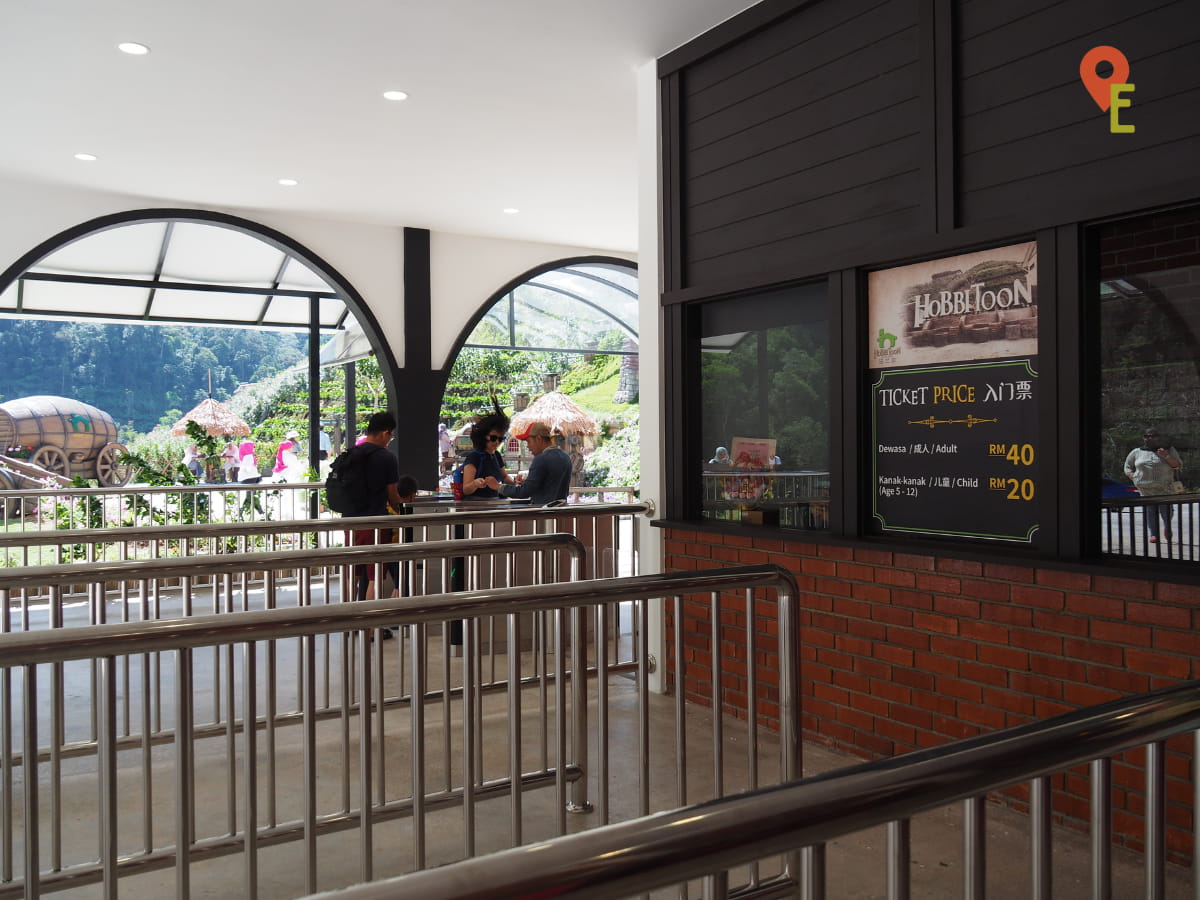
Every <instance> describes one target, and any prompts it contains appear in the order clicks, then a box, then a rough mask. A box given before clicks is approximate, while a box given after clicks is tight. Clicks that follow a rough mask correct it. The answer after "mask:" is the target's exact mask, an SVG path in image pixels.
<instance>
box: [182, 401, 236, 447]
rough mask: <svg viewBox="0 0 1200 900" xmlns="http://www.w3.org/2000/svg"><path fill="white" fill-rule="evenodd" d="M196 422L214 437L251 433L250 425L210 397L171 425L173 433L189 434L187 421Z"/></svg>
mask: <svg viewBox="0 0 1200 900" xmlns="http://www.w3.org/2000/svg"><path fill="white" fill-rule="evenodd" d="M188 422H195V423H196V424H197V425H203V426H204V430H205V431H207V432H208V433H209V435H210V436H212V437H225V436H227V435H233V434H236V435H245V434H249V433H250V426H249V425H247V424H246V423H245V422H244V421H242V419H241V418H240V417H239V416H238V415H237V414H236V413H235V412H234V411H233V410H231V409H230V408H229V407H228V406H226V405H225V404H224V403H218V402H217V401H216V400H214V399H212V398H211V397H209V398H208V399H207V400H201V401H200V402H199V403H197V404H196V408H195V409H193V410H192V411H191V412H189V413H187V414H186V415H184V417H183V418H182V419H180V420H179V421H178V422H176V423H175V424H174V425H172V426H171V434H174V435H185V434H187V423H188Z"/></svg>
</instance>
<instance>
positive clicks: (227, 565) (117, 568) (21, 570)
mask: <svg viewBox="0 0 1200 900" xmlns="http://www.w3.org/2000/svg"><path fill="white" fill-rule="evenodd" d="M387 524H394V519H393V521H392V522H389V523H387ZM555 549H562V550H565V551H566V552H568V553H569V554H570V555H571V558H572V560H573V561H574V562H575V563H576V564H578V565H580V566H582V563H583V560H584V558H585V556H586V552H587V551H586V550H585V548H584V546H583V542H582V541H580V540H579V538H577V537H575V535H573V534H569V533H566V532H554V533H551V534H518V535H509V536H505V537H497V538H477V539H475V540H473V541H471V542H470V543H465V542H463V541H423V542H421V543H419V544H400V543H396V544H367V545H363V546H358V547H317V548H313V549H308V550H286V551H272V552H265V553H233V554H229V555H227V556H221V557H220V559H219V560H218V561H219V562H220V573H221V574H222V575H234V574H238V573H241V572H262V571H264V570H268V569H279V568H288V569H293V568H295V569H302V568H306V567H308V566H326V567H327V566H329V565H330V564H334V565H338V566H352V565H369V564H372V563H385V562H406V561H410V560H424V559H440V558H448V557H451V556H498V555H503V554H508V553H516V552H521V551H525V550H555ZM213 563H214V558H213V557H212V556H187V557H178V558H174V559H122V560H111V561H97V562H86V563H60V564H57V565H50V566H13V567H11V568H7V569H0V591H4V590H17V589H20V588H31V587H65V586H71V585H79V584H95V583H99V582H116V581H136V580H150V579H167V578H190V577H195V576H196V575H197V574H201V575H211V574H212V573H213ZM95 627H99V626H93V625H89V626H88V628H89V629H91V628H95Z"/></svg>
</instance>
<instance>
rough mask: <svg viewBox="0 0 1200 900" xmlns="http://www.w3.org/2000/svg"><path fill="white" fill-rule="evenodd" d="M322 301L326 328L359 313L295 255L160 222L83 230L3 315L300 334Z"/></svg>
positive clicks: (40, 267) (216, 229) (3, 299)
mask: <svg viewBox="0 0 1200 900" xmlns="http://www.w3.org/2000/svg"><path fill="white" fill-rule="evenodd" d="M313 297H315V298H317V307H318V313H317V318H318V323H317V324H318V326H319V327H320V328H321V330H323V331H333V330H338V329H341V328H344V327H346V324H347V320H348V319H349V318H350V312H349V310H348V309H347V307H346V304H345V302H344V301H343V300H342V299H341V297H339V296H338V294H337V293H336V292H335V291H334V290H333V288H331V287H330V285H329V284H328V283H327V282H326V281H325V279H324V278H322V277H321V276H320V275H318V274H317V273H316V272H314V271H313V270H312V269H310V268H309V267H308V266H306V265H305V264H304V263H303V262H301V261H300V260H299V259H297V258H296V257H294V256H292V255H291V254H290V253H288V252H287V251H285V250H283V249H281V248H279V247H277V246H275V245H274V244H271V243H269V242H267V241H265V240H263V239H262V238H261V237H258V236H256V235H253V234H248V233H246V232H243V231H239V230H237V229H235V228H228V227H224V226H221V225H217V224H212V223H204V222H192V221H183V220H171V219H159V220H154V221H149V222H136V223H131V224H128V225H119V226H115V227H112V228H108V229H105V230H102V231H96V232H92V233H91V234H87V235H84V236H83V237H80V238H78V239H76V240H74V241H71V242H70V243H67V244H64V245H63V246H61V247H59V248H58V249H56V250H54V251H52V252H51V253H49V254H47V255H46V256H45V257H43V258H42V259H41V260H39V261H38V262H37V263H36V264H34V265H33V266H31V267H30V268H29V269H28V270H27V271H26V272H25V273H24V274H23V275H21V276H20V277H19V278H18V279H17V280H16V281H15V282H14V283H13V284H11V285H9V287H8V289H7V290H5V291H4V293H3V294H0V315H10V316H11V315H22V316H37V317H68V318H89V319H104V320H109V321H123V322H128V321H137V322H144V323H147V324H159V325H165V324H180V323H189V324H195V325H243V326H257V327H260V328H276V329H287V330H301V329H307V328H308V327H309V318H310V298H313Z"/></svg>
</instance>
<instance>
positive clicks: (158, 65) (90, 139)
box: [0, 0, 753, 251]
mask: <svg viewBox="0 0 1200 900" xmlns="http://www.w3.org/2000/svg"><path fill="white" fill-rule="evenodd" d="M751 5H753V0H601V2H596V0H587V2H585V0H506V2H500V0H340V2H337V0H202V2H184V0H0V121H2V122H3V129H2V133H3V135H4V137H3V139H0V174H5V175H8V176H15V177H17V178H21V179H30V180H37V181H47V182H54V183H60V184H69V185H80V186H86V187H90V188H96V189H101V190H110V191H117V192H121V193H128V194H133V195H137V196H144V197H146V198H148V199H152V200H153V201H155V203H161V202H163V201H166V202H171V201H176V202H180V203H186V204H199V205H204V206H209V207H237V208H241V209H245V210H277V211H291V212H296V213H302V214H312V215H318V216H322V217H328V218H334V219H338V220H348V221H359V222H370V223H378V224H388V225H397V226H400V225H407V226H413V227H423V228H431V229H435V230H443V231H451V232H459V233H464V234H481V235H490V236H498V237H509V238H515V239H525V240H539V241H550V242H555V243H566V244H574V245H578V246H585V247H595V248H603V249H612V250H627V251H628V250H635V249H636V246H637V209H636V202H637V120H636V105H637V90H636V78H635V70H636V69H637V68H638V67H639V66H641V65H643V64H644V63H646V62H648V61H650V60H652V59H654V58H655V57H658V56H661V55H663V54H664V53H666V52H667V51H669V50H671V49H674V48H675V47H677V46H679V45H680V44H682V43H685V42H686V41H688V40H689V39H691V38H692V37H694V36H696V35H697V34H700V33H703V32H704V31H706V30H708V29H709V28H711V27H713V26H714V25H716V24H718V23H720V22H721V21H723V20H725V19H727V18H729V17H730V16H732V15H734V14H736V13H737V12H739V11H741V10H742V9H744V8H746V7H748V6H751ZM121 41H137V42H140V43H143V44H146V45H148V46H149V47H150V48H151V52H150V54H149V55H147V56H142V57H134V56H128V55H126V54H124V53H120V52H119V51H118V50H117V49H116V45H117V44H118V43H119V42H121ZM389 89H398V90H403V91H407V92H408V93H409V99H408V100H406V101H403V102H400V103H395V102H390V101H388V100H385V99H383V97H382V92H383V91H385V90H389ZM79 152H86V153H92V154H95V155H96V156H97V157H98V160H97V161H95V162H80V161H77V160H76V159H74V158H73V157H74V154H75V153H79ZM280 178H294V179H296V180H297V181H298V182H299V184H298V185H297V186H295V187H290V188H289V187H282V186H280V185H279V184H278V179H280ZM0 201H2V198H0ZM505 207H516V208H517V209H519V210H520V212H519V213H517V214H515V215H508V214H505V213H504V212H503V210H504V208H505Z"/></svg>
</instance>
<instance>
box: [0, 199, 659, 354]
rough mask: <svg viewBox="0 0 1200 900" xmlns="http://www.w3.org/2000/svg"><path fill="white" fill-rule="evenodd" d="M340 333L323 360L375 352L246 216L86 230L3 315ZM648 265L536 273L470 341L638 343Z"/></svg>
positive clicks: (27, 280) (8, 296)
mask: <svg viewBox="0 0 1200 900" xmlns="http://www.w3.org/2000/svg"><path fill="white" fill-rule="evenodd" d="M314 298H315V300H316V309H317V322H316V323H315V324H316V325H317V328H318V329H319V330H320V331H322V332H324V333H326V334H331V335H332V339H331V340H329V341H328V342H327V343H326V344H325V346H324V347H322V349H321V357H320V363H321V365H337V364H340V363H347V362H352V361H354V360H356V359H362V358H364V357H366V356H370V355H371V353H372V348H371V345H370V342H369V341H368V340H367V339H366V337H365V336H364V335H363V332H362V329H361V328H360V327H359V325H358V323H357V322H356V321H355V318H354V315H353V313H352V312H351V310H350V309H349V308H348V307H347V305H346V303H345V301H344V300H343V299H342V298H341V297H340V296H339V294H338V293H337V292H336V291H335V289H334V288H333V287H332V286H331V285H330V284H329V283H328V282H326V280H325V279H324V278H323V277H321V276H320V275H319V274H318V273H316V272H314V271H313V270H312V269H311V268H310V267H308V266H307V265H305V264H304V262H302V261H301V260H300V259H298V258H296V257H295V256H293V255H292V254H291V253H289V252H288V251H287V250H286V249H282V248H280V247H278V246H276V245H275V244H274V243H271V242H270V241H267V240H265V239H263V238H262V237H261V236H258V235H255V234H251V233H248V232H245V231H242V230H239V229H237V228H233V227H229V226H225V225H221V224H219V223H212V222H203V221H192V220H187V219H156V220H152V221H145V222H133V223H129V224H124V225H117V226H113V227H110V228H107V229H103V230H100V231H95V232H91V233H90V234H85V235H83V236H82V237H79V238H77V239H75V240H73V241H70V242H69V243H66V244H63V245H62V246H61V247H59V248H57V249H56V250H53V251H52V252H50V253H49V254H47V255H46V256H44V257H43V258H42V259H40V260H39V261H38V262H37V263H35V264H34V265H33V266H31V267H30V268H29V269H28V270H27V271H26V272H25V273H23V274H22V275H21V276H20V277H19V278H18V279H17V280H16V281H15V282H13V283H12V284H11V285H9V287H8V288H7V289H6V290H5V291H4V292H3V293H2V294H0V317H15V316H21V317H24V316H29V317H37V318H71V319H93V320H101V321H114V322H130V321H132V322H141V323H145V324H156V325H170V324H193V325H224V326H241V327H258V328H268V329H280V330H289V331H306V330H308V329H309V328H310V327H311V326H310V312H311V309H312V301H313V299H314ZM637 314H638V311H637V270H636V269H635V268H634V267H633V265H632V264H630V265H621V264H617V263H601V262H596V263H581V264H574V265H569V266H564V267H562V268H558V269H551V270H549V271H546V272H542V273H541V274H539V275H536V276H534V277H533V278H530V279H529V280H528V281H526V282H524V283H522V284H520V285H518V286H517V287H515V288H513V289H512V290H511V291H509V292H508V293H507V294H505V295H504V296H503V297H502V298H501V299H500V300H498V301H497V302H496V303H495V304H494V305H493V306H492V308H491V309H490V310H488V311H487V313H486V314H485V315H484V316H483V318H482V319H481V320H480V321H479V322H478V324H477V325H476V327H475V328H474V330H473V331H472V333H471V335H470V337H469V338H468V339H467V342H466V346H468V347H479V348H495V349H515V350H527V351H560V352H580V353H582V352H588V353H619V354H633V353H636V352H637V338H638V335H637Z"/></svg>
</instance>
